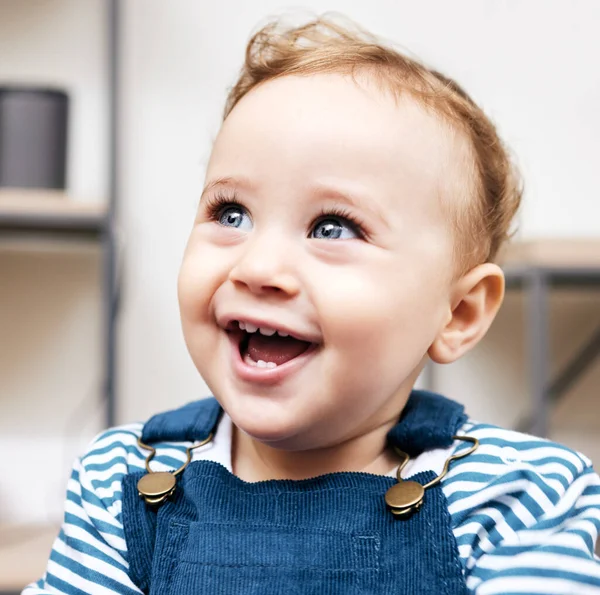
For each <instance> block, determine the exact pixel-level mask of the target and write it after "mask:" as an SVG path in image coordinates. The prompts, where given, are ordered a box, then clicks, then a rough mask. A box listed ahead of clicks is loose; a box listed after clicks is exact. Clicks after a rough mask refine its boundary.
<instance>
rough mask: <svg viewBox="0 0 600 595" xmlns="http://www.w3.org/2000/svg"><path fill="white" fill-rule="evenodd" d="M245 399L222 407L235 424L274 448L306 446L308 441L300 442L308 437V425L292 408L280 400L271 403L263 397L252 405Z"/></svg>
mask: <svg viewBox="0 0 600 595" xmlns="http://www.w3.org/2000/svg"><path fill="white" fill-rule="evenodd" d="M243 401H244V403H238V404H237V405H235V404H234V405H232V406H231V407H228V406H227V405H229V403H228V404H225V406H224V407H223V408H224V409H225V410H226V411H227V413H228V415H229V417H231V420H232V422H233V423H234V425H235V426H236V427H237V428H238V429H239V430H240V431H242V432H244V434H247V435H248V436H250V437H251V438H252V439H253V440H256V441H258V442H262V443H263V444H266V445H268V446H271V447H273V448H280V449H283V450H303V449H305V448H307V446H306V445H301V444H300V442H303V441H304V440H305V439H306V438H305V435H306V425H307V424H305V423H302V421H301V417H300V416H298V415H297V414H296V413H295V412H292V411H290V410H289V409H287V408H286V407H285V406H281V404H280V403H275V404H271V406H269V405H268V404H266V403H265V400H264V399H259V400H258V401H259V402H258V403H256V404H253V405H250V403H248V402H247V401H246V399H243Z"/></svg>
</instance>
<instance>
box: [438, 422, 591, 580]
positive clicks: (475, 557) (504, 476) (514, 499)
mask: <svg viewBox="0 0 600 595" xmlns="http://www.w3.org/2000/svg"><path fill="white" fill-rule="evenodd" d="M460 434H462V435H467V436H471V437H474V438H477V440H478V441H479V446H478V448H477V450H476V451H475V452H473V453H472V454H470V455H468V456H466V457H464V458H462V459H459V460H456V461H454V462H453V463H452V464H451V466H450V471H449V472H448V475H447V476H446V477H445V478H444V480H443V491H444V494H445V495H446V498H447V500H448V509H449V512H450V515H451V517H452V525H453V528H454V534H455V536H456V538H457V542H458V547H459V552H460V554H461V558H462V559H463V562H464V563H465V565H466V570H467V571H468V570H469V567H471V568H472V567H474V566H475V565H476V564H479V563H480V562H479V561H480V560H482V559H484V558H485V557H486V556H489V555H490V554H492V553H493V552H500V551H502V552H503V553H504V554H507V553H511V554H512V555H514V554H515V553H516V552H517V551H522V550H523V548H527V547H531V548H538V551H539V550H540V548H542V549H544V548H548V547H550V548H552V547H554V546H555V545H556V544H558V546H559V547H561V548H564V549H565V550H569V551H570V552H577V556H581V555H582V554H583V555H587V556H592V557H593V553H592V552H593V548H594V544H593V541H594V539H595V537H594V535H595V532H596V531H597V530H598V526H600V478H599V477H598V475H597V474H596V473H595V472H594V470H593V468H592V463H591V461H590V460H589V459H588V458H587V457H586V456H585V455H583V454H582V453H580V452H577V451H575V450H573V449H571V448H568V447H566V446H563V445H562V444H558V443H555V442H552V441H550V440H546V439H543V438H538V437H535V436H530V435H528V434H523V433H520V432H516V431H512V430H506V429H503V428H499V427H497V426H493V425H490V424H482V423H477V422H475V421H472V420H469V421H468V422H467V423H466V424H465V425H464V426H463V427H462V428H461V430H460V431H459V435H460ZM470 446H471V445H470V444H469V443H466V442H465V443H462V442H460V443H458V446H456V447H455V450H454V454H460V452H461V451H464V450H466V449H467V448H469V447H470ZM573 523H575V526H576V528H575V529H572V527H573ZM566 534H568V535H567V536H565V535H566ZM567 544H568V547H567ZM573 555H575V554H573Z"/></svg>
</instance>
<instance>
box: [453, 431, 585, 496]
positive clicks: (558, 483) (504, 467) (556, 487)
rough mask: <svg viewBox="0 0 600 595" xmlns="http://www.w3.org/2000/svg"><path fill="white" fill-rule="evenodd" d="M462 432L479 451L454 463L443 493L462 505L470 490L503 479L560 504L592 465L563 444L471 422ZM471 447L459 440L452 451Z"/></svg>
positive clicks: (513, 488)
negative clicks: (473, 440)
mask: <svg viewBox="0 0 600 595" xmlns="http://www.w3.org/2000/svg"><path fill="white" fill-rule="evenodd" d="M459 435H466V436H470V437H472V438H476V439H477V440H478V442H479V446H478V447H477V449H476V450H475V452H473V453H472V454H470V455H469V456H467V457H465V458H463V459H459V460H456V461H455V462H453V463H452V465H451V467H450V471H449V473H448V475H447V477H446V480H445V485H446V487H445V490H444V491H445V492H446V493H447V495H448V497H449V499H450V500H451V501H452V502H456V501H457V500H458V499H461V500H463V502H462V505H463V506H464V505H467V503H466V502H464V498H465V496H468V495H469V493H470V492H474V491H479V490H481V489H482V488H483V487H486V486H489V485H491V484H495V485H498V484H504V483H507V484H510V485H507V489H510V490H512V491H514V490H516V489H519V486H523V487H531V488H532V489H533V490H534V491H536V492H537V491H538V490H539V491H540V492H541V494H543V497H542V498H541V500H542V501H544V500H545V498H547V499H549V500H550V501H551V502H552V503H556V501H557V498H559V497H561V496H562V495H563V494H564V492H565V490H566V489H567V488H568V487H569V485H570V484H572V483H573V482H574V481H576V480H577V478H578V477H579V476H581V475H582V474H584V473H586V470H590V469H591V466H592V463H591V461H590V459H588V458H587V457H586V456H585V455H584V454H582V453H580V452H577V451H576V450H573V449H571V448H568V447H567V446H564V445H562V444H558V443H556V442H552V441H550V440H547V439H544V438H538V437H536V436H531V435H529V434H523V433H521V432H516V431H513V430H507V429H504V428H499V427H497V426H493V425H490V424H483V423H478V422H475V421H473V420H469V421H468V422H467V423H466V424H464V425H463V427H462V428H461V430H460V431H459ZM470 446H471V444H470V443H468V442H460V443H458V445H457V446H456V447H455V450H454V454H460V453H461V452H463V451H465V450H467V449H468V448H469V447H470ZM515 482H516V483H515ZM529 483H532V484H533V486H535V487H533V486H529V485H528V484H529Z"/></svg>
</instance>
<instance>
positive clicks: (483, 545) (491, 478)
mask: <svg viewBox="0 0 600 595" xmlns="http://www.w3.org/2000/svg"><path fill="white" fill-rule="evenodd" d="M221 424H223V422H221ZM141 430H142V424H131V425H127V426H122V427H120V428H116V429H113V430H109V431H107V432H104V433H102V434H100V435H99V436H98V437H97V438H96V439H95V440H94V441H93V442H92V444H91V446H90V448H89V449H88V452H87V453H86V454H85V455H84V456H83V457H82V458H81V459H80V460H78V461H77V462H76V463H75V465H74V468H73V472H72V476H71V479H70V481H69V484H68V487H67V500H66V504H65V519H64V523H63V527H62V530H61V532H60V534H59V536H58V537H57V539H56V541H55V543H54V547H53V549H52V553H51V556H50V561H49V563H48V567H47V570H46V573H45V575H44V577H43V578H42V579H40V580H39V581H38V582H37V583H35V584H32V585H29V586H28V587H26V588H25V590H24V591H23V595H44V594H47V593H65V594H70V595H71V594H77V595H83V594H90V593H92V594H94V595H96V594H98V595H109V594H110V595H115V594H127V595H129V594H133V593H140V592H141V591H139V589H138V588H137V587H136V586H135V585H134V584H133V583H132V581H131V579H130V578H129V575H128V562H127V547H126V544H125V539H124V533H123V522H122V509H121V495H122V493H121V484H122V479H123V476H124V475H125V474H126V473H128V472H132V471H138V470H143V469H144V461H145V457H146V456H147V452H146V451H143V450H141V449H140V448H139V446H138V444H137V438H138V436H139V435H140V434H141ZM219 430H220V428H219ZM459 433H461V434H468V435H469V436H474V437H476V438H478V439H479V441H480V446H479V448H478V449H477V451H476V452H475V453H473V454H472V455H470V456H468V457H466V458H464V459H459V460H457V461H455V462H454V463H453V464H452V467H451V469H450V472H449V473H448V475H447V476H446V477H445V478H444V480H443V481H442V489H443V491H444V493H445V495H446V498H447V499H448V506H449V511H450V515H451V518H452V524H453V530H454V535H455V536H456V540H457V543H458V549H459V554H460V558H461V561H462V564H463V568H464V572H465V576H466V579H467V586H468V588H469V591H470V592H471V593H474V594H477V595H500V594H501V595H507V594H509V593H510V594H521V595H523V594H542V593H543V594H552V595H560V594H577V595H586V594H596V595H599V594H600V559H599V558H598V557H597V556H595V555H594V544H595V543H596V540H597V538H598V533H599V532H600V478H599V477H598V475H597V474H596V473H595V472H594V471H593V469H592V466H591V462H590V461H589V459H587V458H586V457H585V456H584V455H582V454H580V453H577V452H575V451H573V450H571V449H568V448H566V447H564V446H561V445H559V444H555V443H552V442H549V441H547V440H542V439H539V438H535V437H532V436H528V435H525V434H520V433H518V432H512V431H508V430H503V429H500V428H497V427H495V426H491V425H487V424H478V423H474V422H472V421H469V422H468V423H467V424H465V425H464V426H463V428H461V431H460V432H459ZM187 446H188V444H187V443H168V444H162V445H160V448H159V449H158V454H157V456H156V457H155V459H154V461H153V463H152V465H153V468H154V469H156V470H169V469H173V468H175V467H178V466H179V465H180V464H181V463H182V462H183V461H184V460H185V449H186V447H187ZM469 446H470V445H469V444H466V443H463V442H460V443H459V442H457V443H456V445H455V446H453V449H455V450H456V452H459V451H460V450H463V449H466V448H469ZM229 447H230V436H229V435H227V434H224V433H223V432H221V431H219V432H217V435H216V436H215V440H214V441H213V442H212V443H210V444H207V445H206V446H204V447H202V448H200V449H198V450H197V451H195V452H194V460H198V459H211V460H215V461H217V462H221V463H222V464H224V465H225V466H226V467H228V468H230V461H229V460H227V457H228V455H229V452H230V448H229ZM451 451H452V449H450V451H449V452H448V453H445V455H444V458H445V456H446V455H447V454H450V453H451ZM422 456H423V457H426V456H427V453H425V454H424V455H422ZM418 460H419V459H417V460H415V461H414V463H417V464H418Z"/></svg>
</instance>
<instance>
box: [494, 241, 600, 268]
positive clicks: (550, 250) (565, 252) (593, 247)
mask: <svg viewBox="0 0 600 595" xmlns="http://www.w3.org/2000/svg"><path fill="white" fill-rule="evenodd" d="M499 260H500V263H501V264H502V265H504V266H507V267H515V266H528V267H533V266H535V267H550V268H568V267H574V268H593V267H600V238H581V239H580V238H577V239H575V238H543V239H537V240H529V241H522V242H512V243H509V244H508V245H507V247H506V249H505V250H504V251H503V253H502V254H501V255H500V258H499Z"/></svg>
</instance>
